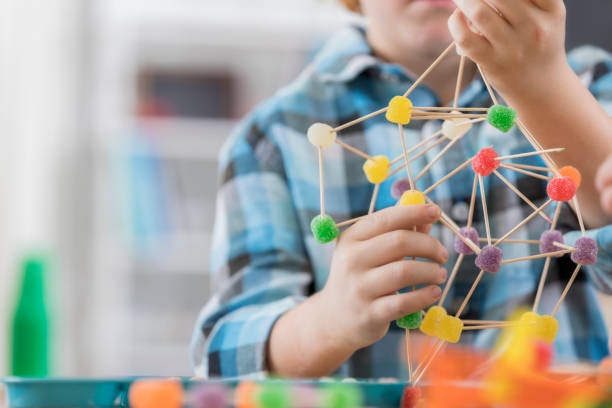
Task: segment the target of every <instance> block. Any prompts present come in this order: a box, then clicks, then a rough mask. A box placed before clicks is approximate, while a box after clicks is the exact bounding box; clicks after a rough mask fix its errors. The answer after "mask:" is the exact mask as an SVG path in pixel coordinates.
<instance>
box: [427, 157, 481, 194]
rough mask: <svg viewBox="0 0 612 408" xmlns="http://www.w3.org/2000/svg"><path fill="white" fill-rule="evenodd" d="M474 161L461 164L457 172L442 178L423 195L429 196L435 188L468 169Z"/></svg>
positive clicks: (454, 171)
mask: <svg viewBox="0 0 612 408" xmlns="http://www.w3.org/2000/svg"><path fill="white" fill-rule="evenodd" d="M472 160H474V159H473V158H471V159H469V160H468V161H466V162H465V163H463V164H461V165H460V166H459V167H457V168H456V169H455V170H453V171H451V172H450V173H448V174H447V175H446V176H444V177H442V178H441V179H440V180H438V181H437V182H436V183H435V184H433V185H432V186H430V187H429V188H428V189H427V190H425V191H423V194H428V193H430V192H431V191H432V190H433V189H434V188H436V187H438V186H439V185H440V184H442V183H444V182H445V181H446V180H448V179H450V178H451V177H453V176H454V175H455V174H457V173H459V172H460V171H461V170H463V169H464V168H466V167H467V166H469V165H470V163H472Z"/></svg>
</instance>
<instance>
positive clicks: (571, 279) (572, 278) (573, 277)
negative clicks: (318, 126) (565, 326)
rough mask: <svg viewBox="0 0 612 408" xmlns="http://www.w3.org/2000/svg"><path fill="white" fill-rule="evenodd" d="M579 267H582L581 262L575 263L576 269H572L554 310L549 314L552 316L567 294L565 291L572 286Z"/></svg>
mask: <svg viewBox="0 0 612 408" xmlns="http://www.w3.org/2000/svg"><path fill="white" fill-rule="evenodd" d="M581 267H582V264H578V265H576V269H574V273H573V274H572V277H571V278H570V280H569V282H567V285H566V286H565V289H564V290H563V293H562V294H561V298H560V299H559V301H558V302H557V305H556V306H555V310H553V312H552V314H551V316H552V317H555V315H556V314H557V312H558V311H559V307H561V302H563V299H565V296H567V293H568V292H569V290H570V288H571V287H572V285H573V283H574V280H576V276H578V272H580V268H581Z"/></svg>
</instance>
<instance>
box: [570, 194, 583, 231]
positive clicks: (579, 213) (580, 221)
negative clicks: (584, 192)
mask: <svg viewBox="0 0 612 408" xmlns="http://www.w3.org/2000/svg"><path fill="white" fill-rule="evenodd" d="M572 204H574V208H575V209H576V216H577V217H578V223H579V224H580V231H582V236H583V237H584V236H586V229H585V228H584V220H583V218H582V212H581V211H580V205H579V204H578V198H576V196H574V197H573V198H572Z"/></svg>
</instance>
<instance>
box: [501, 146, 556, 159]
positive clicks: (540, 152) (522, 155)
mask: <svg viewBox="0 0 612 408" xmlns="http://www.w3.org/2000/svg"><path fill="white" fill-rule="evenodd" d="M564 150H565V147H559V148H556V149H547V150H539V151H535V152H528V153H520V154H513V155H511V156H501V157H496V158H495V160H510V159H517V158H519V157H528V156H536V155H540V154H544V153H554V152H562V151H564Z"/></svg>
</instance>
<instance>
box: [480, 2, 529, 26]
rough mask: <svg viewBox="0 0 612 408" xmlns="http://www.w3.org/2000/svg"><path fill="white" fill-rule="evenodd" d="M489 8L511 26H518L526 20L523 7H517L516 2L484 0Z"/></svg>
mask: <svg viewBox="0 0 612 408" xmlns="http://www.w3.org/2000/svg"><path fill="white" fill-rule="evenodd" d="M485 1H486V2H487V3H489V5H490V6H491V7H494V8H495V9H496V10H497V11H499V12H500V13H501V14H502V16H503V18H504V20H506V21H507V22H508V24H510V25H511V26H513V27H514V26H517V25H520V23H521V22H522V21H524V20H525V19H526V18H527V13H526V12H525V8H524V7H517V2H514V1H508V0H485Z"/></svg>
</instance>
